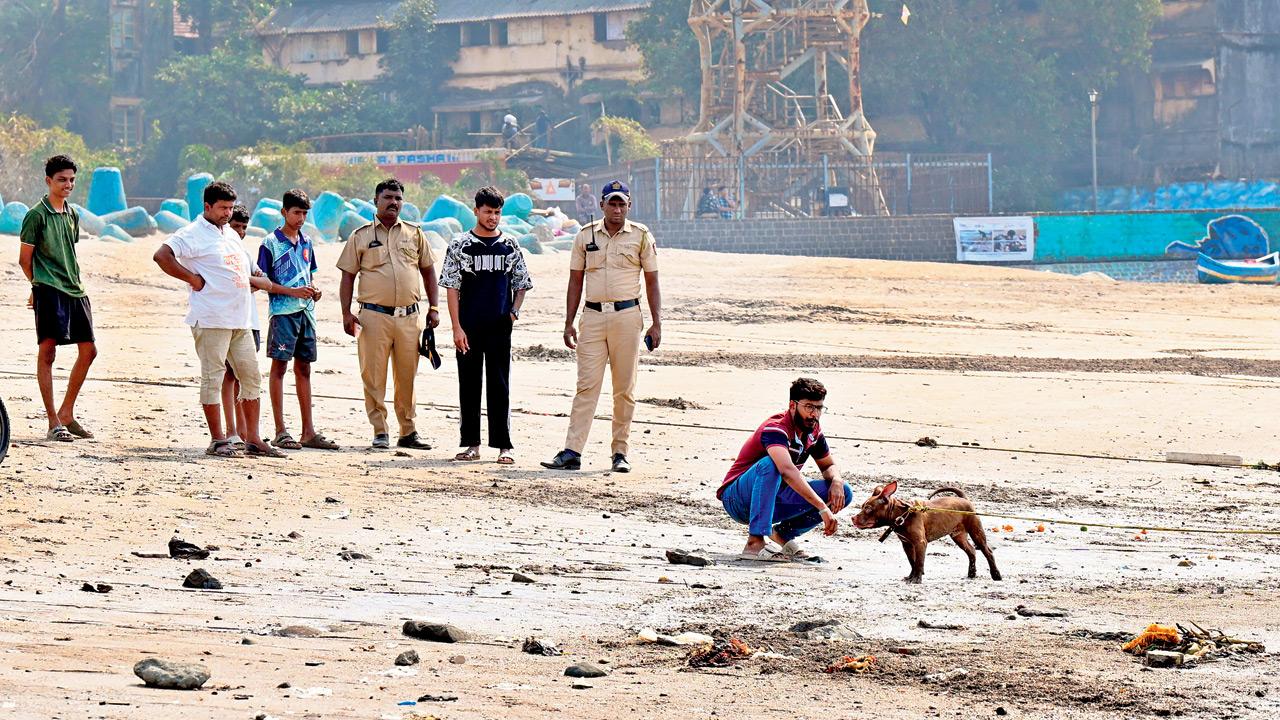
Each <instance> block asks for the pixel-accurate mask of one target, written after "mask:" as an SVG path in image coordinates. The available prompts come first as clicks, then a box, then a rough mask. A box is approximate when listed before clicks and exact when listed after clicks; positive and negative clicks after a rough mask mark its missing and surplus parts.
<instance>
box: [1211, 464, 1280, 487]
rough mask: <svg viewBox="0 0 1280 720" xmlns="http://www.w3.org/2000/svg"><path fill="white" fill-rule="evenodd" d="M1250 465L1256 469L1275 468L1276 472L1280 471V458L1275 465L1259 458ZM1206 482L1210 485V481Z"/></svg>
mask: <svg viewBox="0 0 1280 720" xmlns="http://www.w3.org/2000/svg"><path fill="white" fill-rule="evenodd" d="M1249 467H1251V468H1253V469H1254V470H1274V471H1276V472H1280V460H1277V461H1276V463H1275V464H1274V465H1268V464H1267V463H1266V462H1265V461H1263V460H1259V461H1258V462H1256V463H1254V464H1252V465H1250V466H1249ZM1205 484H1206V485H1208V484H1209V483H1208V481H1205Z"/></svg>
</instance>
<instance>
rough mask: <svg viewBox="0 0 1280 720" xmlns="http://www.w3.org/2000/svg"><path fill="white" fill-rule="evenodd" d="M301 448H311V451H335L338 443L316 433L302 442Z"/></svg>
mask: <svg viewBox="0 0 1280 720" xmlns="http://www.w3.org/2000/svg"><path fill="white" fill-rule="evenodd" d="M302 447H304V448H311V449H312V450H337V449H338V443H336V442H334V441H332V440H330V439H329V438H327V437H325V436H324V435H321V434H320V433H316V434H315V435H312V436H311V437H310V438H308V439H306V440H304V441H302Z"/></svg>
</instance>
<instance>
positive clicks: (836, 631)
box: [787, 619, 862, 640]
mask: <svg viewBox="0 0 1280 720" xmlns="http://www.w3.org/2000/svg"><path fill="white" fill-rule="evenodd" d="M787 630H788V632H792V633H795V634H796V635H799V636H800V637H802V638H805V639H806V640H858V639H861V638H862V634H861V633H859V632H858V631H857V630H854V629H853V628H851V627H846V626H845V625H844V624H843V623H841V622H840V621H839V620H835V619H828V620H802V621H800V622H798V623H796V624H795V625H792V626H791V627H789V628H787Z"/></svg>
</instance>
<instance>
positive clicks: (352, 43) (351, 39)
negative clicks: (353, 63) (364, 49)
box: [347, 30, 360, 57]
mask: <svg viewBox="0 0 1280 720" xmlns="http://www.w3.org/2000/svg"><path fill="white" fill-rule="evenodd" d="M359 54H360V31H359V30H348V31H347V56H348V57H355V56H357V55H359Z"/></svg>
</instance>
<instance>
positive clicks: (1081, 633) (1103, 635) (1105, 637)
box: [1067, 630, 1133, 642]
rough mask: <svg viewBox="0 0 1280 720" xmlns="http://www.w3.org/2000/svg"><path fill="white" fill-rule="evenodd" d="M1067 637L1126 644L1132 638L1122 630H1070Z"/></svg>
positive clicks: (1130, 634) (1131, 634) (1131, 635)
mask: <svg viewBox="0 0 1280 720" xmlns="http://www.w3.org/2000/svg"><path fill="white" fill-rule="evenodd" d="M1067 635H1069V636H1071V637H1078V638H1087V639H1089V640H1102V641H1103V642H1128V641H1129V640H1130V639H1131V638H1132V637H1133V633H1128V632H1124V631H1123V630H1072V631H1071V632H1069V633H1067Z"/></svg>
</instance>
